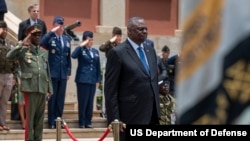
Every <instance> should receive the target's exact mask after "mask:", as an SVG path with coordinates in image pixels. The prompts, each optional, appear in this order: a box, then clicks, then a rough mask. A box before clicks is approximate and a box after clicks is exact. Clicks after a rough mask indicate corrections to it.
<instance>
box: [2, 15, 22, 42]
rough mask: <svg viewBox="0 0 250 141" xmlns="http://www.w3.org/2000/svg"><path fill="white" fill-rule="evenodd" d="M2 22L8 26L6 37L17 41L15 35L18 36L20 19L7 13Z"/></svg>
mask: <svg viewBox="0 0 250 141" xmlns="http://www.w3.org/2000/svg"><path fill="white" fill-rule="evenodd" d="M4 21H5V22H6V23H7V25H8V29H9V30H8V36H9V38H10V40H13V41H16V42H17V41H18V39H17V34H18V26H19V23H20V22H21V19H19V18H18V17H17V16H15V15H14V14H13V13H12V12H10V11H8V12H7V13H5V15H4Z"/></svg>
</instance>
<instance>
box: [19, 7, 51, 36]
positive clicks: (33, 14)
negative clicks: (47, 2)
mask: <svg viewBox="0 0 250 141" xmlns="http://www.w3.org/2000/svg"><path fill="white" fill-rule="evenodd" d="M28 12H29V16H30V17H29V18H28V19H26V20H24V21H22V22H21V23H19V27H18V35H17V36H18V41H20V40H23V39H24V38H25V37H26V33H25V32H26V28H27V27H28V26H30V25H33V24H35V23H36V24H39V25H41V28H42V29H41V30H42V31H41V35H42V37H43V35H44V34H45V33H47V27H46V24H45V22H44V21H43V20H41V19H39V5H38V4H31V5H30V6H29V7H28Z"/></svg>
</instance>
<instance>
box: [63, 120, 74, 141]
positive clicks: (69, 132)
mask: <svg viewBox="0 0 250 141" xmlns="http://www.w3.org/2000/svg"><path fill="white" fill-rule="evenodd" d="M62 122H63V126H64V129H65V130H66V132H67V134H68V135H69V137H70V138H71V139H72V140H73V141H78V140H77V139H76V138H75V136H74V135H73V134H72V133H71V131H70V130H69V127H68V125H67V124H66V122H65V121H64V120H62Z"/></svg>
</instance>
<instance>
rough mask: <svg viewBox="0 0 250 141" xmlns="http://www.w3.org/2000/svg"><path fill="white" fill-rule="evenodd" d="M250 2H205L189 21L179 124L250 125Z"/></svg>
mask: <svg viewBox="0 0 250 141" xmlns="http://www.w3.org/2000/svg"><path fill="white" fill-rule="evenodd" d="M182 2H183V3H184V4H183V5H185V3H188V1H182ZM248 5H250V1H249V0H237V1H236V0H203V1H201V2H200V3H199V4H197V7H196V8H194V9H193V11H192V12H191V14H190V16H188V17H187V18H186V19H185V20H184V24H183V28H182V29H183V42H182V50H181V53H180V60H179V61H180V63H179V65H178V70H177V77H176V100H177V101H176V102H177V105H176V108H177V111H176V113H177V124H246V123H247V124H249V123H250V108H249V107H250V8H249V7H248Z"/></svg>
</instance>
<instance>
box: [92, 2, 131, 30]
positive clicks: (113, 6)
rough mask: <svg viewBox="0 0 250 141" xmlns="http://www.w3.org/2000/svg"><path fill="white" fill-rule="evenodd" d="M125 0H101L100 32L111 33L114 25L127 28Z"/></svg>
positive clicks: (98, 28)
mask: <svg viewBox="0 0 250 141" xmlns="http://www.w3.org/2000/svg"><path fill="white" fill-rule="evenodd" d="M125 4H126V2H125V0H100V24H101V25H99V26H96V32H98V33H111V31H112V28H113V27H114V26H119V27H121V28H122V29H125V19H126V17H125V15H126V9H125Z"/></svg>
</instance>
